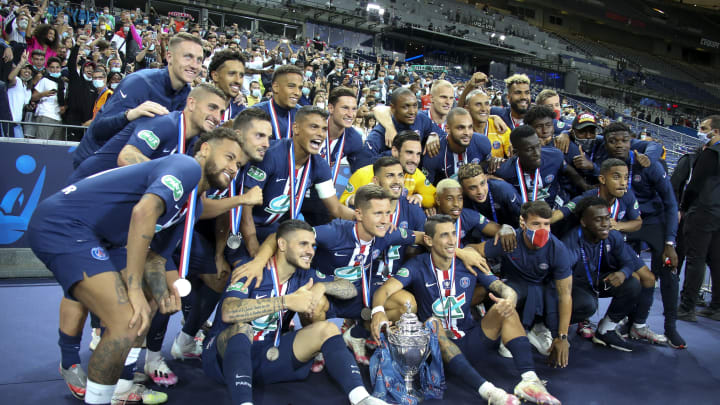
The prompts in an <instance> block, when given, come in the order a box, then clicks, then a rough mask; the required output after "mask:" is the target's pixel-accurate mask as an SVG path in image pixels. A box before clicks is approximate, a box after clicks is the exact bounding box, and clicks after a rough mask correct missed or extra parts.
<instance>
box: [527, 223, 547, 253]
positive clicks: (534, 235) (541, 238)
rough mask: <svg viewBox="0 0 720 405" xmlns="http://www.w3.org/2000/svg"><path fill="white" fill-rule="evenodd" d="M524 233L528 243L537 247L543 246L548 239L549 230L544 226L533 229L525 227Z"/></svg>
mask: <svg viewBox="0 0 720 405" xmlns="http://www.w3.org/2000/svg"><path fill="white" fill-rule="evenodd" d="M525 235H527V237H528V239H530V243H532V245H533V246H535V247H536V248H538V249H539V248H541V247H543V246H545V244H546V243H547V242H548V240H550V231H548V230H547V229H544V228H543V229H538V230H535V231H531V230H529V229H526V230H525Z"/></svg>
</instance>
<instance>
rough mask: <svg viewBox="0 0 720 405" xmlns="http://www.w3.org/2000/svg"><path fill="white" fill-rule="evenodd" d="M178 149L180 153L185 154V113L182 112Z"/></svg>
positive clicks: (179, 124)
mask: <svg viewBox="0 0 720 405" xmlns="http://www.w3.org/2000/svg"><path fill="white" fill-rule="evenodd" d="M177 151H178V153H179V154H181V155H184V154H185V113H184V112H181V113H180V122H179V123H178V146H177Z"/></svg>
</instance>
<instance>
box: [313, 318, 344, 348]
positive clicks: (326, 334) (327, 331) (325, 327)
mask: <svg viewBox="0 0 720 405" xmlns="http://www.w3.org/2000/svg"><path fill="white" fill-rule="evenodd" d="M315 325H317V328H318V330H317V334H318V337H319V338H320V339H321V340H322V342H323V343H324V342H325V341H326V340H328V339H330V338H331V337H333V336H336V335H339V334H340V329H338V327H337V325H335V324H334V323H332V322H330V321H323V322H318V323H316V324H315Z"/></svg>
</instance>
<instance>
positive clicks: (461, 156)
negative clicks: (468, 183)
mask: <svg viewBox="0 0 720 405" xmlns="http://www.w3.org/2000/svg"><path fill="white" fill-rule="evenodd" d="M448 152H450V153H451V154H452V157H453V162H452V164H453V167H452V168H451V171H452V174H450V173H448V165H447V153H448ZM466 152H467V151H466ZM459 162H462V164H463V165H466V164H467V153H455V152H453V151H452V150H450V145H448V146H447V149H445V153H444V154H443V169H445V177H446V178H450V176H452V175H453V174H455V173H456V172H455V170H456V169H457V168H458V167H459V166H458V163H459Z"/></svg>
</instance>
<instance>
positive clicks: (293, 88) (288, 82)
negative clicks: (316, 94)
mask: <svg viewBox="0 0 720 405" xmlns="http://www.w3.org/2000/svg"><path fill="white" fill-rule="evenodd" d="M302 83H303V78H302V76H300V75H298V74H295V73H288V74H284V75H282V76H280V77H278V78H276V79H275V82H274V83H273V84H272V91H273V100H275V102H276V103H277V104H278V105H279V106H280V107H283V108H295V106H296V105H297V102H298V100H300V96H301V94H302Z"/></svg>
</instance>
